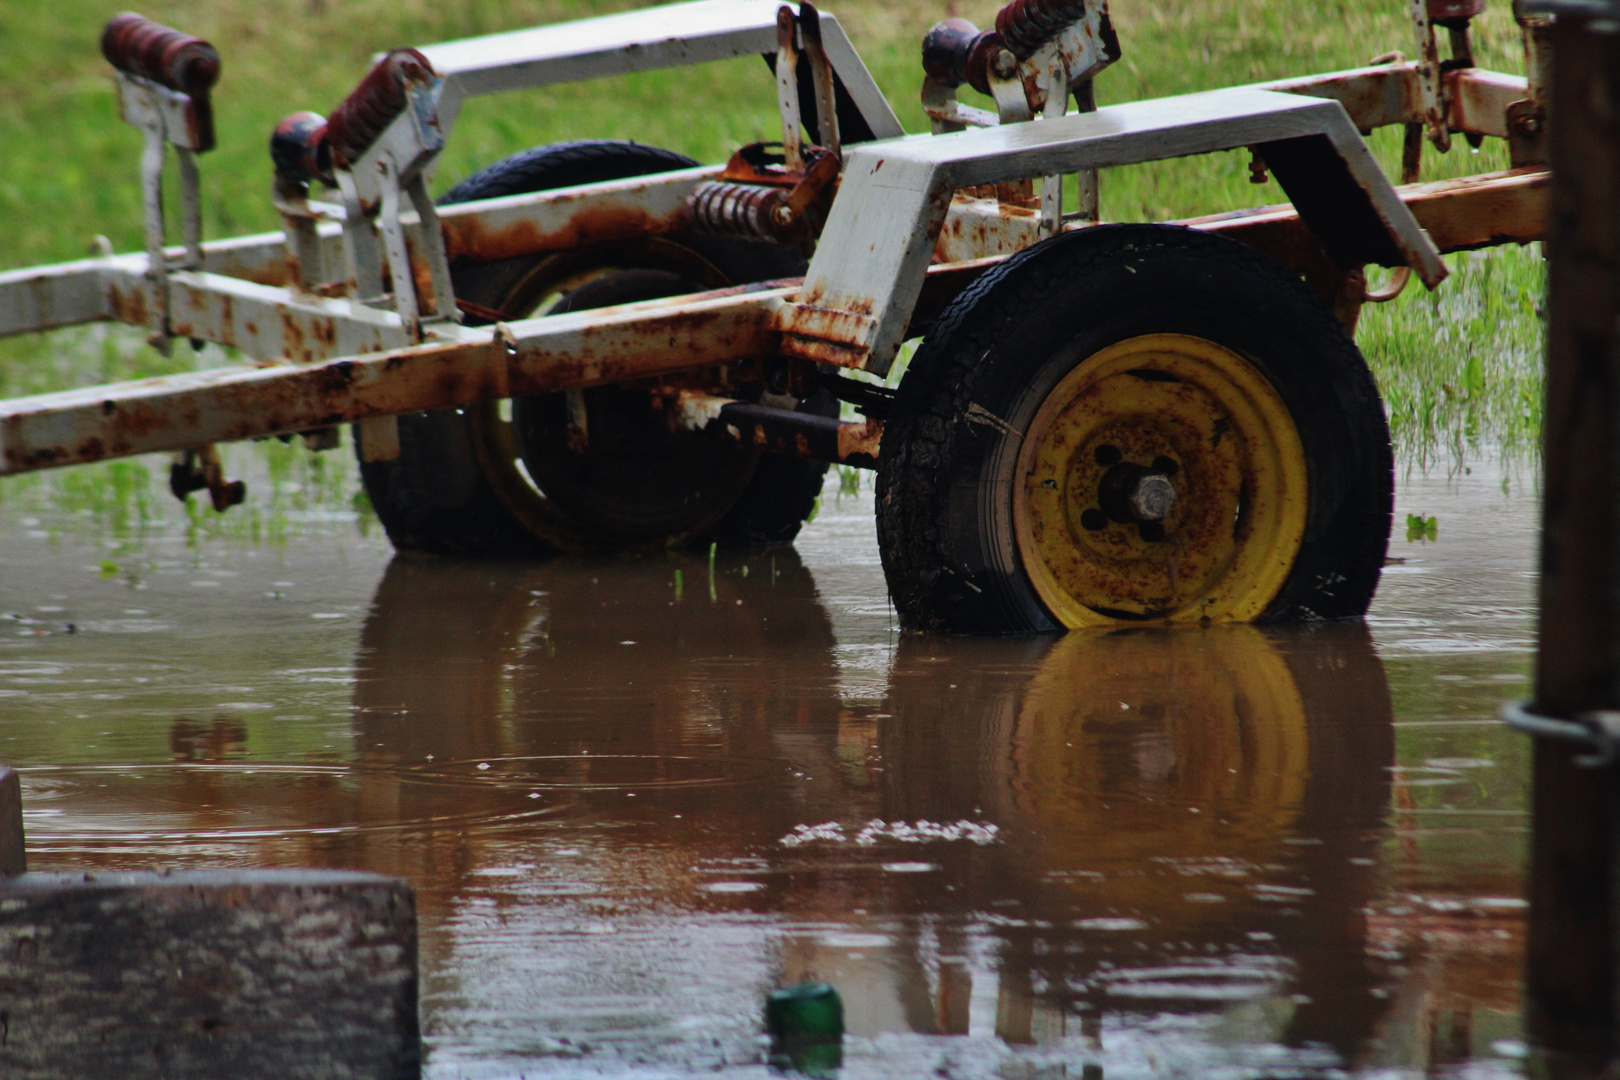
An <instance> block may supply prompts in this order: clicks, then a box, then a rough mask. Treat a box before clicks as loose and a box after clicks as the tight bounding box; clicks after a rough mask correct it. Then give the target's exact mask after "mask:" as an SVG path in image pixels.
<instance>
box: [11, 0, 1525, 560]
mask: <svg viewBox="0 0 1620 1080" xmlns="http://www.w3.org/2000/svg"><path fill="white" fill-rule="evenodd" d="M636 6H642V5H640V4H638V3H635V2H633V0H461V2H459V3H456V4H439V3H434V2H431V0H265V2H262V3H256V4H252V5H242V4H234V3H227V2H225V0H159V2H154V3H146V4H144V5H143V8H142V10H143V11H144V13H145V14H147V15H150V16H151V17H153V18H156V19H158V20H160V21H163V22H166V23H169V24H170V25H175V26H179V27H182V28H184V29H186V30H187V31H189V32H192V33H196V34H200V35H202V36H204V37H207V38H209V39H210V40H212V41H213V42H214V43H215V44H216V45H217V46H218V47H219V49H220V51H221V54H222V56H223V57H224V75H223V77H222V79H221V83H220V85H219V87H218V90H217V97H216V104H215V108H216V115H217V123H218V128H219V137H220V147H219V149H218V150H217V151H215V152H214V153H211V154H209V155H208V156H207V157H206V158H205V159H204V161H203V182H204V216H205V232H206V234H207V235H209V236H223V235H234V234H242V233H247V232H255V231H269V230H274V229H276V228H277V227H278V221H277V219H276V215H275V213H274V211H273V210H272V208H271V205H270V200H269V198H268V193H269V186H270V166H269V158H268V154H267V153H266V146H265V144H266V140H267V138H268V134H269V131H270V129H271V127H272V126H273V125H274V123H275V121H276V119H277V118H279V117H280V116H282V115H284V114H285V113H287V112H289V111H291V110H293V109H299V108H312V109H316V110H318V111H322V112H325V111H329V110H330V108H331V106H332V105H333V104H335V103H336V102H337V101H338V100H340V99H341V98H342V97H343V95H344V94H345V93H347V92H348V91H349V90H350V89H351V88H352V87H353V86H354V84H355V83H356V82H357V81H358V79H359V77H360V76H361V75H362V74H363V73H364V71H365V68H366V66H367V63H368V59H369V57H370V56H371V55H372V54H373V53H375V52H376V51H377V50H379V49H382V48H386V47H389V46H392V45H399V44H409V43H414V44H422V43H425V42H431V41H439V40H447V39H451V38H457V37H466V36H472V35H477V34H484V33H493V32H497V31H501V30H506V29H514V28H519V27H527V26H533V25H538V24H542V23H549V22H556V21H560V20H564V19H569V18H579V17H586V16H590V15H596V14H603V13H607V12H611V11H617V10H623V9H626V8H630V7H636ZM828 6H829V7H830V8H832V10H834V11H835V12H836V13H837V14H838V15H839V17H840V18H841V19H842V21H843V22H844V24H845V26H846V27H847V28H848V30H849V32H850V34H851V37H852V38H853V39H854V40H855V43H856V45H857V47H858V48H859V49H860V51H861V53H862V55H863V57H864V58H865V59H866V61H867V63H868V64H869V66H870V67H871V69H872V72H873V75H874V77H875V78H876V79H877V80H878V82H879V84H880V85H881V86H882V87H883V88H884V90H885V92H886V93H887V94H888V96H889V98H890V100H891V101H892V102H893V103H894V106H895V108H896V110H897V112H898V113H899V114H900V117H901V120H902V122H903V123H904V124H905V125H906V127H907V128H908V130H912V131H922V130H926V126H927V125H926V121H925V118H924V116H923V113H922V110H921V106H920V104H919V102H918V90H919V87H920V75H921V72H920V65H919V63H918V43H919V42H920V40H921V38H922V34H923V33H924V31H925V30H926V29H927V28H928V27H929V26H930V25H932V24H933V23H934V22H935V21H937V20H938V19H940V18H943V17H945V16H947V15H963V16H966V17H968V18H971V19H973V20H974V21H976V22H978V23H979V24H980V25H988V24H989V23H990V22H991V20H992V19H993V17H994V12H995V8H996V6H997V5H996V3H995V2H994V0H984V2H975V3H964V2H960V0H937V2H936V0H893V2H888V3H883V4H873V3H866V4H848V5H838V4H834V3H831V2H829V5H828ZM1114 8H1115V10H1114V17H1115V20H1116V22H1117V23H1118V25H1119V29H1120V33H1121V37H1122V39H1123V42H1124V46H1125V60H1124V61H1123V62H1122V63H1120V64H1119V65H1116V67H1115V68H1114V69H1113V70H1111V71H1109V72H1107V73H1105V74H1104V75H1103V77H1102V78H1101V80H1100V81H1099V98H1100V99H1101V101H1102V102H1103V103H1104V104H1106V103H1109V102H1118V101H1125V100H1132V99H1138V98H1144V97H1156V96H1164V95H1168V94H1176V93H1185V92H1188V91H1193V90H1201V89H1209V88H1212V87H1217V86H1224V85H1233V84H1240V83H1245V82H1252V81H1256V80H1261V79H1268V78H1277V77H1283V76H1289V75H1299V74H1305V73H1308V72H1311V71H1320V70H1329V69H1332V68H1340V67H1349V66H1355V65H1358V64H1363V63H1366V62H1367V61H1368V60H1370V59H1371V58H1372V57H1373V56H1374V55H1377V54H1381V53H1386V52H1389V51H1391V50H1398V49H1404V50H1406V51H1407V52H1411V51H1412V46H1411V43H1410V42H1409V41H1408V36H1409V29H1408V26H1407V23H1406V21H1405V15H1404V9H1405V5H1404V4H1403V3H1400V2H1399V0H1294V2H1287V0H1156V2H1154V3H1151V4H1150V3H1143V2H1141V0H1116V3H1115V5H1114ZM113 10H114V9H113V8H112V7H109V6H108V5H107V4H105V3H103V2H99V0H97V2H92V0H58V2H57V3H54V4H50V5H45V4H9V5H0V71H4V72H5V73H6V75H5V77H4V81H3V82H0V105H3V108H0V140H3V144H4V145H5V146H6V147H7V162H6V169H5V171H4V175H3V176H0V236H4V237H5V241H4V244H3V245H0V268H4V267H13V266H24V265H29V264H34V263H39V262H48V261H57V260H64V259H72V258H77V257H79V256H81V255H82V254H83V253H84V251H85V249H86V247H87V246H88V244H89V243H90V241H91V238H92V237H93V236H94V235H96V234H104V235H106V236H108V237H109V238H111V240H112V241H113V243H114V246H115V247H116V249H117V250H120V251H127V250H134V249H138V248H139V247H140V245H141V237H140V198H139V188H138V184H137V181H136V170H137V162H138V156H139V152H140V137H139V135H138V134H137V133H136V132H135V131H134V129H132V128H130V127H128V126H127V125H124V124H123V123H121V122H120V121H119V120H118V119H117V115H116V106H115V104H114V99H113V92H112V86H111V81H110V79H109V78H108V77H107V74H106V66H105V62H104V61H103V60H102V59H101V57H100V54H99V51H98V49H97V47H96V43H97V40H98V36H99V32H100V29H101V26H102V24H103V23H104V21H105V19H106V18H107V17H108V16H109V15H110V14H111V13H112V11H113ZM1475 39H1476V40H1475V45H1476V53H1477V55H1478V57H1479V60H1480V62H1481V63H1482V64H1484V65H1486V66H1490V67H1494V68H1496V69H1498V70H1506V71H1518V70H1520V68H1521V57H1520V54H1519V44H1518V36H1517V30H1516V28H1515V27H1514V25H1513V23H1512V19H1511V16H1510V15H1509V14H1508V12H1507V10H1506V5H1501V6H1493V7H1492V8H1491V10H1490V13H1489V14H1488V15H1487V16H1485V17H1484V18H1483V19H1482V20H1480V21H1479V22H1478V23H1477V24H1476V33H1475ZM717 103H723V104H724V107H716V106H717ZM775 127H776V120H775V111H774V94H773V89H772V84H771V80H770V78H769V74H768V72H767V70H766V68H765V66H764V64H763V63H761V62H760V61H759V60H757V59H753V58H745V59H740V60H734V61H729V62H726V63H721V64H713V65H708V66H705V67H698V68H687V69H682V70H677V71H668V72H653V73H647V74H643V75H635V76H626V77H622V78H617V79H611V80H606V81H603V82H597V83H586V84H578V85H573V86H560V87H551V88H547V89H545V90H539V91H530V92H525V93H519V94H512V95H503V96H500V97H496V98H486V99H475V100H474V101H473V102H471V103H470V104H469V106H468V108H467V109H466V111H465V112H464V114H463V116H462V118H461V120H460V122H459V123H458V126H457V128H456V131H455V135H454V137H453V138H452V140H451V144H450V148H449V150H448V151H447V153H446V155H445V157H444V159H443V162H442V165H441V168H440V170H439V175H438V178H437V180H436V185H435V186H436V188H437V189H438V190H441V191H442V190H443V189H444V188H446V187H448V186H449V185H450V184H452V183H454V182H455V181H457V180H458V179H460V178H462V177H464V176H466V175H467V174H468V173H470V172H472V171H474V170H475V169H477V168H479V167H481V166H483V165H486V164H488V163H490V162H492V161H496V160H499V159H500V158H503V157H505V156H508V155H510V154H512V153H515V152H517V151H519V150H522V149H525V148H527V147H529V146H534V145H539V144H543V143H547V142H555V141H559V140H562V139H569V138H625V139H638V140H641V141H645V142H652V143H657V144H661V145H665V146H669V147H671V148H673V149H677V150H680V151H683V152H685V153H688V154H690V155H692V156H693V157H696V158H698V159H700V160H704V161H720V160H724V158H725V157H727V156H728V155H729V154H730V152H731V151H732V150H733V149H734V148H735V147H736V146H737V145H738V144H740V143H743V142H748V141H752V140H757V139H767V138H772V137H774V135H775ZM1372 145H1373V149H1374V151H1375V153H1377V154H1378V156H1379V158H1380V159H1381V160H1382V161H1383V162H1384V164H1385V167H1386V168H1389V169H1391V170H1393V169H1394V167H1395V163H1396V160H1397V158H1398V154H1399V135H1398V133H1396V132H1393V131H1385V132H1379V133H1377V134H1376V135H1375V137H1374V138H1373V140H1372ZM1504 167H1506V159H1505V153H1504V151H1503V148H1502V147H1501V146H1500V145H1498V144H1495V143H1487V144H1486V146H1485V148H1484V151H1483V152H1482V153H1480V154H1472V153H1470V152H1469V150H1468V149H1467V147H1466V145H1465V144H1464V143H1463V142H1462V140H1457V146H1456V148H1455V149H1453V151H1452V152H1451V153H1450V154H1449V155H1446V156H1444V157H1441V156H1439V155H1437V154H1435V153H1434V152H1433V151H1432V150H1431V151H1429V152H1428V153H1427V156H1426V159H1425V173H1424V175H1425V178H1428V179H1432V178H1440V177H1446V176H1454V175H1459V174H1461V173H1465V172H1477V171H1481V170H1485V169H1494V168H1504ZM1248 177H1249V173H1248V169H1247V155H1246V154H1241V153H1229V154H1218V155H1209V156H1205V157H1199V158H1193V159H1187V160H1184V161H1173V162H1163V163H1158V164H1154V165H1148V166H1138V167H1133V168H1127V169H1116V170H1112V171H1110V172H1109V173H1108V174H1106V176H1105V177H1104V181H1103V189H1102V190H1103V210H1104V215H1105V217H1107V218H1108V219H1110V220H1122V221H1157V220H1166V219H1171V218H1177V217H1184V216H1190V215H1195V214H1201V213H1210V212H1215V211H1220V210H1228V209H1233V208H1235V207H1239V206H1244V205H1253V204H1257V203H1266V202H1276V201H1280V200H1281V199H1282V198H1283V196H1282V193H1281V191H1280V190H1279V189H1278V188H1276V187H1275V186H1274V185H1267V186H1263V187H1255V186H1253V185H1252V184H1250V183H1249V179H1248ZM1451 263H1452V266H1453V271H1454V272H1453V276H1452V278H1451V280H1449V281H1447V282H1446V283H1445V284H1444V285H1443V286H1442V287H1441V289H1440V290H1439V292H1437V293H1435V294H1428V293H1426V292H1425V291H1424V290H1423V289H1422V288H1421V287H1419V286H1413V287H1412V288H1410V289H1408V290H1407V293H1406V295H1404V296H1402V297H1401V298H1400V299H1399V300H1398V301H1396V302H1395V303H1392V304H1389V305H1385V306H1383V307H1369V308H1368V310H1367V311H1366V313H1365V314H1364V316H1363V320H1362V325H1361V329H1360V332H1359V339H1360V342H1361V345H1362V348H1363V351H1364V352H1365V353H1366V355H1367V357H1368V360H1369V362H1370V363H1371V364H1372V367H1373V369H1374V371H1375V373H1376V374H1377V376H1378V379H1379V381H1380V384H1381V385H1382V386H1383V388H1384V392H1385V395H1386V398H1387V401H1388V403H1389V407H1390V414H1391V422H1392V427H1393V430H1394V433H1395V438H1396V441H1397V444H1398V447H1399V450H1400V453H1401V456H1402V457H1403V459H1405V460H1406V461H1408V462H1411V463H1415V464H1417V465H1419V466H1421V467H1427V466H1429V465H1431V464H1437V463H1441V462H1445V463H1449V464H1453V465H1457V464H1460V463H1462V462H1463V461H1465V460H1467V459H1469V458H1477V457H1479V456H1480V455H1484V454H1488V453H1492V452H1494V449H1495V448H1496V447H1501V448H1502V449H1503V450H1504V451H1505V452H1507V453H1509V454H1514V455H1518V454H1521V453H1526V452H1529V453H1533V451H1534V448H1535V446H1536V442H1537V438H1538V436H1539V424H1540V350H1541V344H1540V342H1541V326H1540V321H1539V316H1538V304H1539V298H1540V297H1541V295H1542V289H1543V285H1542V282H1543V276H1542V271H1541V265H1540V260H1539V257H1538V255H1537V253H1536V252H1535V251H1533V250H1518V249H1510V250H1504V251H1499V252H1493V253H1490V254H1488V255H1484V256H1465V257H1458V258H1453V259H1452V260H1451ZM230 360H231V358H230V357H227V356H226V355H225V354H224V353H222V352H221V351H220V350H218V349H216V348H212V347H210V348H208V349H205V350H203V352H202V353H200V354H197V355H193V354H192V353H191V352H190V351H189V350H188V349H186V348H185V346H184V345H183V344H182V345H180V347H179V348H177V350H176V353H175V355H174V356H173V357H172V358H165V357H162V356H160V355H158V354H157V353H156V352H155V351H153V350H151V349H150V348H147V347H146V346H145V345H143V344H142V343H141V335H140V334H139V332H137V331H133V330H129V329H127V328H122V327H86V328H77V329H72V330H67V331H60V332H56V333H53V334H48V335H32V336H29V337H24V338H22V339H14V340H10V341H3V342H0V394H4V395H5V396H8V397H9V396H16V395H19V394H31V393H40V392H45V391H49V390H56V389H62V388H66V387H71V386H82V385H91V384H96V383H102V382H108V381H113V380H117V379H125V378H137V377H143V376H148V375H156V374H164V373H168V372H173V371H183V370H189V369H191V368H194V367H196V366H198V365H203V366H213V365H218V364H222V363H226V362H229V361H230ZM259 445H260V448H259V449H249V450H247V451H246V452H245V457H244V453H243V452H237V453H236V454H234V455H233V460H234V459H241V460H242V465H241V466H239V467H241V468H247V469H248V470H249V471H250V472H255V473H258V474H263V475H266V476H268V474H269V473H270V472H272V471H273V468H280V467H281V466H276V465H274V464H273V463H274V462H276V461H279V460H281V458H280V455H293V456H297V457H299V459H300V460H310V461H322V460H324V461H325V462H326V464H323V465H319V466H308V467H310V468H318V469H320V470H324V472H323V474H322V475H324V476H326V477H328V478H329V479H327V480H326V481H323V482H322V484H320V485H316V486H315V487H314V488H312V489H311V490H320V491H326V492H328V494H329V495H330V496H331V497H332V498H333V499H334V500H335V502H334V504H333V505H337V506H340V507H342V508H348V507H349V505H350V502H351V499H352V493H353V491H354V490H355V489H356V487H357V481H356V478H355V475H354V469H353V466H352V465H351V464H349V461H350V459H349V457H348V455H347V454H346V453H339V454H328V455H324V457H323V458H307V457H305V451H303V450H302V448H300V447H296V446H295V447H292V448H283V447H281V446H280V444H259ZM248 459H251V462H250V461H249V460H248ZM255 462H256V463H255ZM130 469H140V470H144V471H146V472H147V473H148V487H150V488H152V489H153V490H161V488H162V484H161V480H160V478H158V473H159V472H161V468H160V467H159V466H155V465H153V466H147V465H141V464H133V465H131V464H125V465H116V464H115V465H102V466H92V467H87V468H85V469H80V470H70V471H68V472H66V473H62V474H59V475H56V476H53V477H52V478H50V479H48V480H45V481H41V482H38V483H36V484H33V485H29V488H30V490H33V489H34V488H37V487H38V485H39V483H43V484H44V485H45V488H46V489H49V490H52V491H55V492H57V493H58V494H57V496H56V497H59V498H61V499H62V500H65V501H66V503H67V504H69V505H73V506H75V507H77V508H80V509H84V508H86V507H85V506H81V505H80V504H79V503H77V502H75V500H78V499H82V498H83V497H84V495H83V492H84V490H85V489H96V490H99V491H104V492H106V493H107V497H108V498H112V499H114V500H115V501H116V500H118V499H122V500H123V501H124V502H126V503H128V504H129V506H130V507H131V509H129V510H128V511H127V513H128V514H136V516H137V517H138V508H139V506H141V505H147V504H142V503H140V500H139V498H137V496H136V495H135V494H133V492H134V491H135V490H136V487H138V486H139V485H134V486H132V485H133V484H134V481H132V480H131V479H130V478H131V476H132V475H133V474H132V473H130V472H129V470H130ZM332 478H341V479H332ZM15 485H16V481H8V482H7V484H6V485H3V486H0V499H4V500H7V501H9V500H12V499H14V498H17V497H21V492H16V491H15ZM8 489H11V490H8ZM120 492H122V493H123V494H122V495H120V494H119V493H120ZM143 497H144V496H143ZM282 497H283V495H282V493H281V489H280V488H279V487H276V486H275V484H274V483H272V486H271V488H270V489H269V491H268V492H266V491H265V490H264V489H263V487H262V485H261V486H260V488H259V490H258V491H256V492H255V494H253V495H251V496H250V506H249V507H248V508H247V509H248V511H249V512H248V513H246V514H238V515H225V516H224V517H223V518H222V519H221V520H222V521H234V520H246V519H250V518H251V517H252V514H253V513H254V512H255V511H254V509H253V508H254V507H257V508H258V509H257V512H258V513H259V515H260V525H259V526H258V527H259V528H261V529H266V530H268V529H272V528H273V524H272V522H273V519H274V518H275V515H276V514H277V513H278V512H280V511H277V510H276V507H277V506H279V505H281V504H280V503H278V502H277V500H278V499H281V498H282ZM168 503H169V500H168V499H167V496H166V495H163V496H160V497H158V499H157V504H156V505H163V506H166V505H168ZM174 510H175V511H178V507H177V506H176V507H175V508H174ZM93 512H94V513H98V514H99V513H102V512H103V510H100V509H93ZM109 512H110V511H109ZM119 512H120V513H126V511H119ZM146 512H148V513H157V512H159V511H157V510H155V509H154V507H153V506H151V505H147V511H146ZM163 512H169V511H163ZM209 516H210V517H211V515H209ZM197 527H198V528H201V526H197ZM221 527H222V528H226V529H227V530H236V531H238V532H241V533H242V534H243V535H244V536H247V535H250V534H251V533H252V529H253V528H254V527H253V526H251V525H248V524H242V525H229V526H221Z"/></svg>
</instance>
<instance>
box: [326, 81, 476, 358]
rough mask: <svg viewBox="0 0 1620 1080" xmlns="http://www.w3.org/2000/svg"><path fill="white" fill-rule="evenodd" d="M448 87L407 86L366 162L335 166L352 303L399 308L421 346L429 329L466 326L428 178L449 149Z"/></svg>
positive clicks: (439, 84)
mask: <svg viewBox="0 0 1620 1080" xmlns="http://www.w3.org/2000/svg"><path fill="white" fill-rule="evenodd" d="M442 86H443V82H442V80H440V79H437V78H434V79H433V80H432V81H430V82H426V83H415V82H413V83H409V84H407V85H406V86H405V87H404V94H405V102H406V104H405V109H404V111H403V112H402V113H400V115H399V116H398V117H396V118H395V119H394V121H393V122H392V123H390V124H389V125H388V128H387V129H386V130H385V131H384V132H383V133H382V135H381V136H380V137H379V138H378V139H377V141H376V142H375V143H373V144H372V145H371V146H370V147H368V148H367V149H366V151H365V152H364V153H363V154H361V156H360V158H359V159H358V160H356V161H354V162H353V163H352V164H349V165H348V166H347V167H344V166H341V165H338V164H337V163H334V168H333V174H334V176H335V178H336V180H337V184H338V191H339V192H340V193H341V194H342V197H343V209H344V219H343V257H344V262H345V269H346V270H347V272H348V278H349V282H350V287H351V292H350V296H351V299H352V300H353V302H354V304H355V306H356V307H391V308H392V309H393V310H394V311H396V312H398V314H399V317H400V319H401V320H402V321H403V322H404V324H405V328H406V332H407V334H409V336H410V339H411V340H412V341H418V342H419V341H421V340H422V326H423V324H424V323H431V322H460V321H461V314H460V312H459V311H458V310H457V308H456V301H455V293H454V290H453V289H452V288H451V284H450V264H449V260H448V259H447V257H446V255H445V250H444V233H443V232H442V230H441V229H440V227H439V215H438V211H437V210H436V208H435V207H434V205H433V198H432V196H430V195H429V194H428V190H427V173H428V170H429V168H430V167H431V165H432V163H433V161H434V160H435V159H436V158H437V157H438V155H439V153H440V151H442V150H443V149H444V133H443V130H442V129H441V127H440V125H439V118H438V108H437V102H438V95H439V91H440V89H441V88H442ZM406 206H409V207H410V208H411V209H414V210H415V211H416V213H417V216H418V218H419V220H420V222H421V230H420V233H419V235H420V238H421V244H422V250H421V251H420V252H418V255H419V256H420V257H421V259H422V261H423V262H425V263H426V264H427V267H428V276H429V280H430V282H431V285H432V289H433V303H432V305H431V306H429V305H426V304H424V303H423V298H422V297H421V296H420V295H419V293H418V291H417V287H416V281H415V279H414V277H413V275H412V272H411V259H410V250H409V248H408V247H407V246H406V244H405V230H404V228H403V227H402V226H401V224H400V213H401V212H402V210H403V209H404V208H405V207H406ZM385 259H386V261H387V266H388V278H389V281H388V283H387V285H386V286H385V284H384V282H383V264H384V260H385ZM390 286H391V289H390Z"/></svg>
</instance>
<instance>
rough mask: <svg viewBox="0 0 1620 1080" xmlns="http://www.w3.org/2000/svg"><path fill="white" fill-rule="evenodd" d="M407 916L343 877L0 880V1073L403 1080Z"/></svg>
mask: <svg viewBox="0 0 1620 1080" xmlns="http://www.w3.org/2000/svg"><path fill="white" fill-rule="evenodd" d="M415 909H416V903H415V896H414V894H413V892H412V890H411V888H410V886H409V885H407V884H405V883H404V882H402V881H398V880H395V879H391V878H384V877H379V876H376V875H372V874H361V873H349V872H343V871H315V870H297V871H270V870H256V871H242V872H212V871H205V872H191V873H174V874H162V873H106V874H99V875H97V874H38V873H36V874H23V875H20V876H17V877H12V878H9V879H4V880H0V1076H4V1077H6V1078H7V1080H35V1078H38V1080H44V1078H47V1077H50V1078H59V1077H68V1076H72V1077H113V1076H116V1077H120V1078H121V1080H144V1078H148V1077H150V1078H152V1080H157V1078H160V1077H161V1078H164V1080H173V1078H180V1077H186V1078H189V1077H197V1078H202V1077H209V1078H216V1077H227V1076H228V1077H231V1078H232V1080H250V1078H259V1077H263V1078H265V1080H271V1078H275V1080H284V1078H287V1077H353V1078H362V1077H364V1078H378V1080H382V1078H388V1080H396V1078H404V1077H416V1076H418V1075H419V1074H420V1063H421V1040H420V1034H419V1031H418V1026H417V1013H416V1006H417V968H416V910H415Z"/></svg>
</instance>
